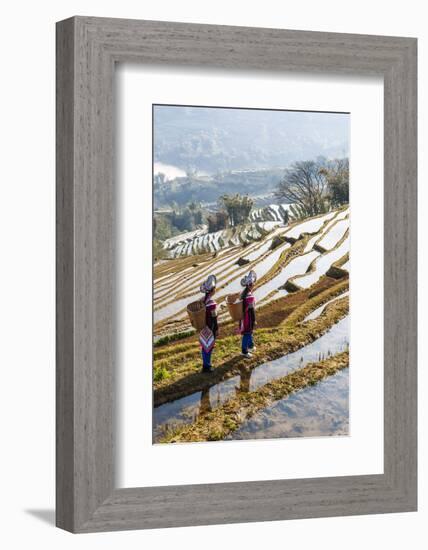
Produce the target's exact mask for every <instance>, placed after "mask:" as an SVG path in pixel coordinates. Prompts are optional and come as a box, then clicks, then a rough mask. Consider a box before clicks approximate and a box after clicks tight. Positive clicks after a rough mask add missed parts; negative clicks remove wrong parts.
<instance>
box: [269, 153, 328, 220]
mask: <svg viewBox="0 0 428 550" xmlns="http://www.w3.org/2000/svg"><path fill="white" fill-rule="evenodd" d="M324 168H325V167H324V162H323V160H322V159H320V160H317V161H313V160H310V161H299V162H295V163H294V164H292V165H291V167H290V168H288V169H287V170H286V172H285V175H284V177H283V179H282V180H281V181H280V183H279V184H278V187H277V190H276V192H275V196H276V198H277V199H278V200H280V201H281V202H284V201H285V202H288V203H292V204H293V205H295V207H297V209H298V210H300V211H302V212H305V213H306V215H307V216H316V215H317V214H322V213H323V212H327V211H328V209H329V200H328V196H327V178H326V174H325V173H324V171H323V169H324Z"/></svg>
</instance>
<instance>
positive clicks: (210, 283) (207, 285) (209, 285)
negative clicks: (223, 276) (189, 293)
mask: <svg viewBox="0 0 428 550" xmlns="http://www.w3.org/2000/svg"><path fill="white" fill-rule="evenodd" d="M216 285H217V277H216V276H215V275H209V276H208V278H207V279H206V281H204V282H203V283H202V284H201V286H200V290H201V292H202V293H203V294H206V293H207V292H211V290H213V289H214V288H215V287H216Z"/></svg>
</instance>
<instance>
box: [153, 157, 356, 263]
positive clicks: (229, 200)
mask: <svg viewBox="0 0 428 550" xmlns="http://www.w3.org/2000/svg"><path fill="white" fill-rule="evenodd" d="M275 197H276V199H277V200H278V202H280V203H288V204H290V205H291V206H290V211H291V215H292V216H293V218H295V219H302V218H306V217H309V216H316V215H318V214H323V213H325V212H328V211H329V210H331V209H332V208H337V207H338V206H340V205H342V204H346V203H348V202H349V159H348V158H343V159H335V160H327V159H325V158H318V159H317V160H315V161H312V160H311V161H299V162H295V163H293V164H292V165H291V166H290V168H288V169H287V170H286V171H285V173H284V176H283V178H282V180H281V181H280V182H279V184H278V186H277V188H276V191H275ZM253 206H254V201H253V199H252V198H251V197H249V196H248V195H240V194H239V193H235V194H223V195H221V196H220V197H219V198H218V199H217V210H216V211H214V212H212V211H208V210H206V209H205V208H204V207H203V206H202V205H201V204H199V203H197V202H195V201H192V202H190V203H188V204H187V206H185V207H181V206H179V205H177V204H173V205H172V208H171V209H170V210H168V211H165V212H162V213H161V214H160V213H158V214H156V213H155V216H154V243H155V244H154V246H155V249H156V250H157V251H158V253H157V255H158V256H159V257H161V248H162V247H161V243H162V242H163V241H165V240H166V239H168V238H170V237H172V236H174V235H177V234H179V233H184V232H186V231H191V230H193V229H195V228H197V227H200V226H202V224H204V223H205V224H207V226H208V231H209V232H210V233H214V232H215V231H220V230H222V229H226V228H228V227H236V226H237V225H241V224H244V223H247V222H248V221H249V218H250V213H251V210H252V209H253Z"/></svg>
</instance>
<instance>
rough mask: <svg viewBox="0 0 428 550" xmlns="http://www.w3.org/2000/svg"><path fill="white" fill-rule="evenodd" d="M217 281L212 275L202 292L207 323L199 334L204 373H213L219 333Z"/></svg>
mask: <svg viewBox="0 0 428 550" xmlns="http://www.w3.org/2000/svg"><path fill="white" fill-rule="evenodd" d="M216 284H217V279H216V277H215V275H210V276H209V277H208V278H207V280H206V281H204V282H203V283H202V284H201V286H200V290H201V292H202V293H203V294H205V296H204V298H203V299H202V301H203V303H204V304H205V323H206V326H205V327H204V328H203V329H202V330H201V332H200V333H199V343H200V344H201V354H202V372H211V371H212V370H213V369H212V365H211V354H212V351H213V349H214V346H215V339H216V338H217V333H218V323H217V304H216V302H215V301H214V300H213V295H214V293H215V288H216Z"/></svg>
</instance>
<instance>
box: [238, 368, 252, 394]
mask: <svg viewBox="0 0 428 550" xmlns="http://www.w3.org/2000/svg"><path fill="white" fill-rule="evenodd" d="M238 369H239V374H240V384H239V388H237V389H239V391H241V392H243V393H249V391H250V382H251V374H252V371H251V368H250V366H249V365H246V366H239V367H238Z"/></svg>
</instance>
